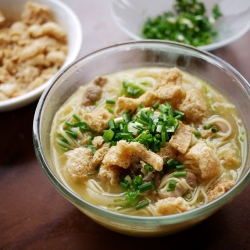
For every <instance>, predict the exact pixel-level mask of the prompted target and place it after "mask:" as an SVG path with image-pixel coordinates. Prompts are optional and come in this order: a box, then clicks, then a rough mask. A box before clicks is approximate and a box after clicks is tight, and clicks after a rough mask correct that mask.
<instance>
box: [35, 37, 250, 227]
mask: <svg viewBox="0 0 250 250" xmlns="http://www.w3.org/2000/svg"><path fill="white" fill-rule="evenodd" d="M152 43H155V44H161V45H167V46H179V47H181V48H185V49H187V50H192V51H194V52H196V53H199V54H201V55H202V56H203V58H204V57H205V58H207V59H209V60H208V61H209V62H213V63H214V64H215V65H216V66H217V67H221V68H224V70H227V71H228V72H230V73H231V74H232V75H233V76H234V77H235V78H236V79H238V80H240V82H241V83H243V84H244V87H245V89H247V88H248V89H247V92H248V94H249V95H250V84H249V83H248V82H247V80H246V79H245V78H244V77H243V76H242V75H241V74H240V73H239V72H238V71H237V70H236V69H235V68H233V67H232V66H231V65H230V64H228V63H227V62H226V61H224V60H222V59H220V58H219V57H217V56H215V55H213V54H211V53H209V52H207V51H203V50H200V49H198V48H195V47H192V46H189V45H185V44H181V43H178V42H171V41H160V40H141V41H126V42H122V43H118V44H115V45H111V46H108V47H104V48H102V49H99V50H96V51H94V52H92V53H89V54H87V55H85V56H83V57H81V58H79V59H78V60H76V61H75V62H73V63H71V64H69V65H68V66H67V67H65V68H64V70H63V72H61V73H60V75H59V74H58V75H57V76H56V77H55V78H54V79H53V83H52V84H51V85H50V86H49V87H47V88H46V90H45V91H44V92H43V94H42V96H41V97H40V99H39V102H38V104H37V108H36V110H35V114H34V120H33V144H34V148H35V154H36V157H37V159H38V161H39V163H40V165H41V167H42V169H43V171H44V172H45V175H46V176H47V178H48V179H49V181H50V182H51V183H52V184H53V186H54V187H55V188H56V190H57V191H59V193H60V194H61V195H63V196H64V197H65V198H66V199H68V200H69V201H70V202H72V203H73V204H75V205H76V206H78V207H80V208H83V209H86V210H87V211H89V212H91V213H94V214H96V215H99V216H101V217H104V218H105V219H112V220H114V219H115V221H120V222H130V223H132V224H133V223H137V224H138V223H139V224H140V225H146V224H147V223H149V224H157V225H171V224H175V223H182V222H185V221H187V220H196V219H197V218H198V217H202V216H203V217H204V218H206V217H207V216H205V215H206V214H207V213H208V214H209V212H210V213H211V214H212V213H213V212H215V211H216V210H218V209H220V208H221V207H222V206H224V205H225V204H226V203H228V202H230V201H231V200H232V199H233V198H234V197H236V196H237V195H238V194H239V193H240V192H242V191H243V189H244V188H245V187H246V186H247V185H248V184H249V183H250V169H248V170H247V171H246V173H245V174H244V176H243V177H242V179H241V180H239V181H238V182H237V183H236V185H235V186H234V187H233V188H232V189H230V191H229V192H227V193H226V194H224V195H222V196H221V197H220V198H219V199H216V200H214V201H212V202H209V203H208V204H206V205H203V206H201V207H199V208H195V209H193V210H190V211H186V212H184V213H181V214H173V215H165V216H155V217H146V216H134V215H126V214H121V213H117V212H113V211H109V210H106V209H103V208H101V207H98V206H95V205H93V204H91V203H90V202H88V201H86V200H84V199H82V198H81V197H80V196H79V195H77V194H76V193H75V192H74V191H72V190H71V189H70V188H68V187H67V186H66V185H64V184H63V183H62V182H61V181H60V180H59V178H57V177H56V175H55V174H54V173H53V171H52V170H51V169H50V167H49V164H48V163H47V161H46V159H45V156H44V154H43V152H42V150H43V148H42V143H41V134H40V131H41V128H40V122H41V120H42V116H41V114H42V112H43V104H44V103H45V100H46V97H47V96H48V95H49V93H50V90H51V89H52V88H53V86H54V84H55V83H56V82H57V81H58V80H59V79H60V77H61V76H62V75H63V74H65V73H67V71H68V70H69V69H71V68H72V67H74V65H76V64H78V63H79V62H81V61H82V60H88V59H89V58H90V57H93V56H95V55H98V54H102V53H105V52H108V51H109V50H113V49H117V48H121V47H126V46H130V45H131V46H132V45H135V46H137V45H140V44H152ZM213 207H215V208H213Z"/></svg>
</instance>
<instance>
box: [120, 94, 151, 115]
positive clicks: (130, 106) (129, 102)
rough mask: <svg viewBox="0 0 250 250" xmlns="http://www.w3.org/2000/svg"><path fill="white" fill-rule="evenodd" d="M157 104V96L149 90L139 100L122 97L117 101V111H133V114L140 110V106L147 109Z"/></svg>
mask: <svg viewBox="0 0 250 250" xmlns="http://www.w3.org/2000/svg"><path fill="white" fill-rule="evenodd" d="M155 102H156V94H155V93H154V92H153V91H151V90H148V91H146V92H145V93H144V94H143V95H141V96H140V97H139V98H135V99H134V98H130V97H125V96H121V97H118V100H117V110H118V111H120V110H131V111H132V112H133V111H134V110H135V109H137V108H138V106H139V104H142V105H144V106H145V107H149V106H152V105H153V104H154V103H155Z"/></svg>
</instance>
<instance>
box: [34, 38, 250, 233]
mask: <svg viewBox="0 0 250 250" xmlns="http://www.w3.org/2000/svg"><path fill="white" fill-rule="evenodd" d="M146 66H166V67H173V66H176V67H178V68H179V69H181V70H184V71H186V72H188V73H191V74H194V75H196V76H198V77H200V78H202V79H204V80H205V81H207V82H209V83H210V84H211V85H212V86H214V87H216V88H217V89H218V90H219V91H221V92H222V93H223V94H224V95H225V96H227V97H228V98H229V99H230V100H231V102H232V103H233V104H234V105H235V106H236V108H237V110H238V112H239V115H240V116H241V118H242V121H243V124H244V126H245V129H246V132H249V131H250V114H249V112H248V110H249V105H250V88H249V84H248V82H247V81H246V80H245V79H244V77H242V76H241V75H240V74H239V73H238V72H237V71H236V70H235V69H234V68H233V67H232V66H230V65H229V64H228V63H226V62H224V61H222V60H221V59H219V58H218V57H216V56H214V55H212V54H210V53H208V52H205V51H201V50H198V49H196V48H193V47H190V46H187V45H182V44H178V43H174V42H165V41H150V40H147V41H135V42H126V43H122V44H118V45H114V46H111V47H107V48H104V49H101V50H98V51H96V52H94V53H91V54H89V55H87V56H85V57H83V58H81V59H79V60H78V61H76V62H74V63H72V64H71V65H69V66H68V67H67V68H65V70H64V71H63V72H61V73H60V74H59V75H58V76H57V77H56V78H55V79H54V80H53V83H52V84H51V85H50V86H49V87H47V88H46V90H45V91H44V93H43V95H42V96H41V98H40V100H39V102H38V105H37V108H36V112H35V116H34V123H33V140H34V148H35V152H36V155H37V158H38V160H39V162H40V164H41V166H42V169H43V171H44V172H45V174H46V176H47V177H48V179H49V180H50V182H51V183H52V185H53V186H54V187H55V188H56V189H57V190H58V191H59V193H60V194H61V195H63V196H64V197H65V198H66V199H67V200H69V201H70V202H71V203H72V204H74V205H75V206H76V207H77V208H78V209H80V210H81V211H82V212H83V213H84V214H85V215H87V216H88V217H89V218H91V219H92V220H94V221H96V222H97V223H99V224H101V225H103V226H104V227H107V228H109V229H111V230H113V231H116V232H119V233H122V234H127V235H133V236H140V237H153V236H161V235H167V234H172V233H175V232H178V231H180V230H183V229H186V228H189V227H191V226H193V225H195V224H196V223H199V222H201V221H202V220H204V219H206V218H207V217H209V216H210V215H212V214H213V213H214V212H216V211H217V210H218V209H220V208H221V207H222V206H224V205H225V204H227V203H228V202H230V201H232V199H233V198H234V197H236V196H237V195H238V194H239V193H240V192H241V191H242V190H243V189H244V188H245V187H246V186H247V184H248V183H249V182H250V154H248V152H249V145H250V136H249V133H246V135H245V137H246V138H245V140H246V143H245V145H246V147H245V148H243V155H244V157H243V160H242V164H244V171H243V172H242V174H241V176H240V178H239V181H238V182H237V184H236V185H235V186H234V187H233V188H232V189H231V190H230V191H228V192H227V193H226V194H224V195H222V196H221V197H220V198H218V199H216V200H214V201H213V202H211V203H208V204H207V205H204V206H201V207H199V208H196V209H194V210H191V211H188V212H185V213H182V214H177V215H168V216H160V217H139V216H129V215H124V214H119V213H114V212H111V211H107V210H105V209H103V208H100V207H97V206H95V205H92V204H91V203H89V202H87V201H85V200H83V199H82V198H81V197H79V196H78V195H77V194H76V193H75V192H74V191H72V190H71V189H70V188H68V187H67V186H66V185H65V184H63V182H62V180H61V178H60V175H59V174H58V173H57V171H56V170H55V167H54V164H53V159H52V154H51V147H50V131H51V125H52V120H53V118H54V116H55V113H56V112H57V110H58V109H59V108H60V106H61V105H62V104H63V103H64V102H65V101H66V100H67V99H68V97H70V96H71V94H73V93H74V92H75V91H76V89H77V88H78V87H80V86H81V85H83V84H85V83H88V82H89V81H90V80H92V79H93V78H94V77H96V76H100V75H104V74H107V73H111V72H115V71H119V70H125V69H132V68H138V67H146ZM235 212H237V211H235Z"/></svg>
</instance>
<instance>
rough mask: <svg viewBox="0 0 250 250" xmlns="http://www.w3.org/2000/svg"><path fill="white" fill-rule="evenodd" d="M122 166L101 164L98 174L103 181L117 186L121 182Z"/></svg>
mask: <svg viewBox="0 0 250 250" xmlns="http://www.w3.org/2000/svg"><path fill="white" fill-rule="evenodd" d="M121 171H122V168H120V167H118V166H109V167H108V166H105V165H101V167H100V170H99V173H98V176H99V177H100V179H101V180H102V181H105V182H108V183H110V184H111V185H112V186H117V185H118V184H119V182H120V178H119V176H120V174H121Z"/></svg>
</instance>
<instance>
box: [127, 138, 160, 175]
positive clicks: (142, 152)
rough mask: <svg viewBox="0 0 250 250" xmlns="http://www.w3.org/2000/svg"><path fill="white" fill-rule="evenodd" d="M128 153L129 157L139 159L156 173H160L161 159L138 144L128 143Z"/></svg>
mask: <svg viewBox="0 0 250 250" xmlns="http://www.w3.org/2000/svg"><path fill="white" fill-rule="evenodd" d="M129 151H130V154H131V155H134V156H137V157H140V158H141V159H142V160H143V161H144V162H146V163H147V164H149V165H151V166H152V167H153V168H154V169H155V170H156V171H161V170H162V168H163V159H162V158H161V157H160V156H159V155H157V154H156V153H154V152H152V151H151V150H147V148H146V147H145V146H144V145H143V144H141V143H139V142H131V143H129Z"/></svg>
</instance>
